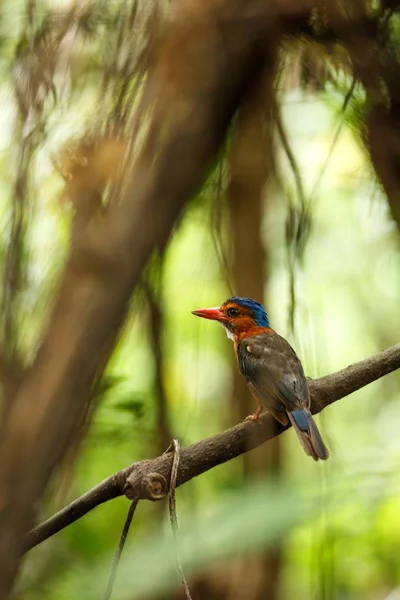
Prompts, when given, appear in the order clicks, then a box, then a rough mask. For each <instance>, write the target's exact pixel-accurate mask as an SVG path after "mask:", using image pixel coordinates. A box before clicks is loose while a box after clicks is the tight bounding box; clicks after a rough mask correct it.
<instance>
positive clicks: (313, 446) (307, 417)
mask: <svg viewBox="0 0 400 600" xmlns="http://www.w3.org/2000/svg"><path fill="white" fill-rule="evenodd" d="M287 414H288V417H289V419H290V422H291V424H292V425H293V428H294V430H295V432H296V433H297V437H298V438H299V440H300V443H301V445H302V446H303V448H304V450H305V453H306V454H308V456H312V458H313V459H314V460H319V459H321V460H326V459H327V458H328V456H329V452H328V450H327V448H326V446H325V444H324V442H323V441H322V437H321V434H320V432H319V431H318V428H317V426H316V424H315V422H314V419H313V418H312V416H311V413H310V412H309V411H308V410H306V409H305V408H300V409H297V410H293V411H291V412H289V411H288V413H287Z"/></svg>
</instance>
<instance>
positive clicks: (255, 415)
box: [245, 406, 262, 425]
mask: <svg viewBox="0 0 400 600" xmlns="http://www.w3.org/2000/svg"><path fill="white" fill-rule="evenodd" d="M261 411H262V406H259V407H258V408H257V410H256V412H255V413H253V414H252V415H249V416H248V417H246V418H245V421H255V422H256V423H258V424H259V425H262V421H261V419H260V414H261Z"/></svg>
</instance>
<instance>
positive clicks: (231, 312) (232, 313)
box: [228, 308, 239, 317]
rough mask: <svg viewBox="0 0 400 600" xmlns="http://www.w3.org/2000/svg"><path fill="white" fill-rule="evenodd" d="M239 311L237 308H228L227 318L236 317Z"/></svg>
mask: <svg viewBox="0 0 400 600" xmlns="http://www.w3.org/2000/svg"><path fill="white" fill-rule="evenodd" d="M238 314H239V311H238V309H237V308H228V317H237V316H238Z"/></svg>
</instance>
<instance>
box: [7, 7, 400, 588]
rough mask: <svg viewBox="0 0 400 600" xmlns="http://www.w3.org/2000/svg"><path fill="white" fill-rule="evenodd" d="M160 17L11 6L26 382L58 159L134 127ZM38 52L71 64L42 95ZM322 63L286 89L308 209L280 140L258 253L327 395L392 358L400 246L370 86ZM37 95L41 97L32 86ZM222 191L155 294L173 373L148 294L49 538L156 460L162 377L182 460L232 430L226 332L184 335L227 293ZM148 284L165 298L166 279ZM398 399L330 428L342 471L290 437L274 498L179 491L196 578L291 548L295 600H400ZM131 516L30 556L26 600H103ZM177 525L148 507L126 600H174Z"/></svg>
mask: <svg viewBox="0 0 400 600" xmlns="http://www.w3.org/2000/svg"><path fill="white" fill-rule="evenodd" d="M29 7H30V8H29ZM164 9H165V10H167V9H168V3H162V2H155V1H153V0H152V1H150V0H146V2H137V3H136V2H110V3H108V2H106V3H103V2H98V3H93V4H92V3H87V4H84V3H82V4H81V5H79V6H78V4H77V5H74V4H73V3H70V2H67V1H64V2H61V1H60V2H54V1H53V2H51V3H46V2H40V3H37V4H36V3H35V2H28V3H27V4H25V2H22V1H18V2H17V1H15V0H13V2H11V1H9V0H7V1H4V2H3V3H2V4H1V8H0V47H1V53H0V54H1V57H0V65H1V69H0V99H1V105H2V111H1V112H0V130H1V135H0V194H1V197H2V202H1V203H0V228H1V243H0V268H1V274H2V277H3V281H5V279H6V277H7V252H8V248H9V247H10V241H11V237H12V231H13V229H12V220H13V210H15V203H14V201H15V194H14V191H15V189H16V188H15V185H16V181H17V179H18V177H19V176H21V170H18V166H19V165H20V164H21V162H20V161H18V159H17V158H16V157H18V156H21V152H27V151H28V152H29V164H25V163H24V168H25V175H26V181H25V187H24V190H23V194H22V197H23V201H24V210H25V211H27V212H25V213H24V219H25V220H24V223H23V227H22V229H21V231H22V234H23V235H22V238H21V239H22V246H21V245H19V246H18V248H19V250H20V252H19V260H20V265H21V277H20V279H19V281H18V286H16V287H15V289H14V292H13V294H14V300H13V302H14V304H13V319H15V323H14V325H13V332H14V333H13V335H15V336H16V338H15V340H14V341H15V347H14V348H15V349H16V350H15V352H17V353H18V356H19V359H20V361H21V363H22V364H24V365H27V364H29V361H30V357H31V356H32V355H33V354H34V352H35V348H36V345H37V343H38V339H39V334H40V331H41V329H42V327H43V325H44V323H45V322H46V318H47V316H48V310H49V308H48V307H49V304H50V303H51V297H52V294H53V291H54V289H55V287H56V284H57V281H58V279H59V276H60V273H61V270H62V267H63V264H64V261H65V257H66V253H67V250H68V236H69V230H70V224H71V214H72V208H71V207H70V206H68V205H66V204H65V203H60V202H59V198H60V194H61V191H62V189H63V184H64V181H63V179H62V177H61V174H60V171H59V170H57V169H56V168H55V166H54V163H55V157H56V156H58V155H59V152H60V151H61V150H62V149H63V147H64V144H65V143H66V142H68V143H69V141H70V140H71V139H80V137H81V136H82V135H83V134H84V133H86V132H87V131H93V130H96V127H100V128H103V129H106V128H107V127H108V128H111V129H112V128H113V127H117V126H118V127H120V126H122V125H123V126H124V127H125V126H128V125H129V124H130V123H131V122H132V114H133V112H134V109H135V107H136V104H135V102H136V99H137V97H138V94H139V93H140V86H141V80H142V79H141V78H142V76H143V68H144V67H143V66H141V65H140V61H141V60H142V59H143V57H144V56H145V52H144V48H145V47H146V44H147V43H148V39H147V37H148V36H147V32H148V26H149V22H150V20H151V19H152V18H155V17H154V15H159V14H161V12H162V10H164ZM50 11H51V13H52V18H50V17H49V14H50ZM74 11H75V12H74ZM157 18H158V17H157ZM62 24H64V25H65V27H67V29H68V32H67V33H65V32H64V35H63V36H61V33H60V36H61V37H62V39H61V41H60V39H59V38H57V35H56V33H57V31H58V32H60V27H61V25H62ZM393 26H394V27H398V21H395V23H394V25H393ZM43 43H46V44H49V43H52V44H57V43H58V44H60V45H61V47H62V51H60V52H59V51H58V50H57V52H56V51H54V52H55V54H54V58H55V56H56V55H57V57H58V61H54V62H52V63H49V64H48V70H47V71H46V72H43V73H39V74H38V72H36V71H35V69H34V68H33V67H34V65H33V66H32V60H31V59H32V58H33V57H34V52H33V49H34V47H35V44H36V45H39V46H40V44H43ZM59 50H60V49H59ZM291 51H292V50H291ZM293 52H294V51H293ZM295 55H296V56H299V55H300V56H301V52H300V51H299V52H298V54H296V52H295ZM310 57H312V53H311V54H310V49H309V47H308V51H307V53H306V55H305V58H304V56H303V58H304V60H303V61H300V62H301V66H302V68H301V69H300V71H299V72H300V75H299V74H298V78H297V80H296V81H295V82H294V83H293V71H292V72H291V74H292V79H291V81H292V83H291V84H290V85H289V84H287V82H286V84H285V85H282V87H280V88H279V92H278V99H279V102H280V106H281V109H282V123H283V126H284V130H285V132H286V136H287V139H288V142H289V144H290V148H291V151H292V153H293V156H294V158H295V161H296V165H297V168H298V172H299V173H300V174H301V181H302V183H301V185H302V188H303V196H304V198H303V199H302V198H301V197H299V193H298V190H299V186H298V181H296V179H295V177H294V170H293V164H290V162H291V161H290V160H289V158H288V154H287V152H285V150H284V146H283V145H282V143H281V142H280V141H279V136H278V135H277V136H276V154H277V159H276V161H277V164H278V177H277V179H276V180H274V181H272V182H271V184H270V186H269V187H268V190H267V192H266V193H268V194H269V202H268V211H265V218H264V220H263V223H262V232H263V238H264V240H265V241H267V240H268V247H269V261H270V264H269V273H270V276H269V280H268V289H266V290H265V295H266V297H268V299H269V306H268V307H267V308H268V311H269V314H270V318H271V322H272V324H273V326H274V328H276V329H277V330H278V331H279V332H280V333H282V335H285V336H287V337H288V339H289V341H291V342H292V343H293V344H294V345H295V347H296V349H297V351H298V353H299V355H300V356H301V358H302V360H303V363H304V366H305V370H306V372H307V374H308V375H309V376H311V377H318V376H321V375H324V374H326V373H329V372H332V371H334V370H336V369H339V368H342V367H344V366H346V365H347V364H349V363H351V362H354V361H356V360H359V359H361V358H364V357H366V356H368V355H370V354H373V353H375V352H378V351H380V350H382V349H383V348H384V347H386V346H389V345H391V344H393V343H396V342H397V341H398V332H399V330H400V313H399V310H398V306H399V301H398V299H399V297H400V269H399V267H400V254H399V243H398V242H399V240H398V235H399V234H398V231H397V230H396V227H395V225H394V224H393V222H392V221H391V220H390V218H389V212H388V207H387V202H386V199H385V197H384V196H383V195H382V193H381V190H380V187H379V186H378V185H377V183H376V181H375V178H374V175H373V174H372V172H371V167H370V165H369V162H368V158H367V157H366V155H365V151H364V149H363V147H362V144H361V143H360V140H361V139H362V134H361V131H360V130H361V116H360V115H361V112H362V106H363V103H364V102H365V98H364V94H363V91H362V89H359V88H358V86H356V87H355V88H354V90H353V93H352V96H351V98H350V99H349V102H348V104H347V106H346V109H345V110H343V103H344V99H345V96H346V94H347V93H348V91H349V88H350V87H351V85H352V80H351V77H350V76H349V74H348V72H347V70H346V69H345V68H344V61H343V60H341V61H339V65H337V66H336V70H335V69H333V67H331V69H330V71H329V74H327V72H326V71H324V72H323V73H321V71H320V70H316V69H315V68H314V67H315V64H314V63H313V61H312V60H311V58H310ZM310 65H311V66H310ZM287 69H288V70H287V71H286V74H287V73H288V72H289V68H287ZM50 71H51V73H50ZM299 72H298V73H299ZM11 73H13V74H14V79H13V80H10V74H11ZM35 74H36V75H37V76H38V77H39V75H40V77H39V79H35V80H34V79H32V77H33V75H35ZM311 75H312V77H311ZM317 75H318V77H317ZM310 81H313V82H314V85H310ZM18 82H19V83H18ZM28 92H29V93H31V94H33V96H31V98H30V103H29V106H28V104H27V105H25V104H24V101H27V95H28ZM32 132H35V136H36V137H35V136H33V137H32V135H31V134H32ZM333 140H334V144H333V143H332V141H333ZM27 148H28V150H27ZM321 173H322V174H323V176H322V177H321ZM225 179H226V176H225V171H224V162H223V158H221V164H220V169H216V171H215V172H214V173H213V175H212V176H211V177H210V180H209V182H208V183H207V185H205V186H204V188H203V190H202V191H201V193H199V195H198V197H196V198H194V199H193V201H192V202H191V204H190V206H189V208H188V210H187V211H186V213H185V215H184V216H183V218H182V221H181V223H180V225H179V227H177V229H176V231H175V233H174V236H173V239H172V240H171V242H170V244H169V247H168V249H167V251H166V253H165V257H164V261H163V268H162V272H161V274H160V273H158V274H157V277H158V278H159V279H158V280H157V282H156V283H157V286H158V290H159V291H160V290H161V291H160V293H158V294H157V299H158V300H157V301H158V302H160V306H161V308H162V317H163V320H162V328H163V330H162V336H161V338H160V345H161V350H162V368H161V370H160V369H158V370H157V364H156V362H155V357H154V353H153V348H154V344H153V341H154V340H153V341H152V339H151V326H150V317H149V306H148V302H147V301H146V297H145V294H143V293H142V291H138V293H137V294H136V296H135V298H134V299H133V302H132V309H131V313H130V317H129V320H128V323H127V325H126V328H125V330H124V333H123V335H122V337H121V338H120V340H119V343H118V346H117V348H116V350H115V352H114V354H113V357H112V360H111V361H110V364H109V365H108V367H107V374H106V377H105V378H104V380H103V381H102V382H101V383H100V386H99V388H98V389H97V390H95V396H96V406H97V409H96V412H95V416H94V421H93V424H92V426H91V427H90V429H89V431H88V432H87V435H85V436H84V439H82V443H81V445H80V447H79V449H80V452H79V453H78V455H77V456H75V458H74V460H73V464H72V467H73V468H72V470H71V471H68V464H66V465H65V467H64V468H63V469H62V470H61V472H60V473H59V474H58V476H57V478H56V479H55V481H54V482H53V486H52V491H51V493H49V497H48V499H47V502H46V505H45V506H44V507H43V509H42V517H43V518H45V517H46V516H48V515H50V514H52V513H53V512H55V511H56V510H58V509H59V508H60V507H61V506H62V505H64V504H65V503H67V502H68V501H70V500H72V499H73V498H75V497H76V496H78V495H79V494H81V493H83V492H84V491H86V490H87V489H88V488H90V487H91V486H93V485H95V484H96V483H98V482H99V481H100V480H101V479H102V478H104V477H106V476H108V475H109V474H110V473H112V472H114V471H117V470H119V469H120V468H122V467H123V466H125V465H127V464H130V463H131V462H133V461H136V460H139V459H142V458H148V457H151V456H154V455H155V454H156V453H157V452H158V448H159V436H160V431H159V424H158V418H157V415H158V411H159V407H158V405H157V402H158V399H159V392H158V391H157V390H159V388H157V377H159V375H160V373H161V378H162V389H163V390H164V393H165V398H166V404H167V412H168V422H169V429H170V431H171V434H172V435H174V436H176V437H178V438H179V439H180V441H181V443H182V444H187V443H191V442H193V441H195V440H198V439H200V438H204V437H206V436H208V435H212V434H213V433H216V432H217V431H220V430H221V429H223V428H224V427H227V426H229V425H231V424H232V416H231V411H230V407H231V405H230V396H231V392H232V384H233V368H235V366H234V365H233V356H232V348H231V346H230V342H229V341H227V340H226V338H225V336H224V335H223V332H222V330H221V329H220V328H217V327H215V326H212V324H210V323H207V322H201V321H198V320H196V319H193V317H192V316H191V314H190V311H191V310H192V309H194V308H197V307H201V306H203V305H204V306H205V305H208V304H210V305H217V304H219V303H221V302H222V301H223V300H225V299H226V297H227V296H229V295H230V294H231V290H230V289H229V285H228V284H227V282H229V281H230V277H229V273H227V270H228V268H229V243H228V242H227V240H229V229H228V228H229V224H228V219H227V214H226V213H227V208H226V206H225V205H224V202H223V201H224V186H225V184H226V181H225ZM217 201H218V204H217V208H216V202H217ZM304 202H306V204H307V206H306V207H305V206H302V203H303V205H304ZM288 207H289V208H288ZM302 211H303V212H302ZM288 214H289V218H288ZM305 214H306V215H307V218H305V217H304V215H305ZM299 215H302V219H303V220H302V219H301V218H299ZM17 216H18V215H17ZM291 219H292V221H291ZM293 223H294V225H293ZM299 223H302V224H303V225H302V226H303V227H304V230H303V232H301V231H299ZM292 226H293V227H292ZM288 231H289V233H288ZM296 232H297V233H296ZM302 234H303V237H301V235H302ZM296 235H297V236H299V235H300V238H299V239H300V242H299V247H300V246H301V251H300V250H299V248H297V250H296V252H295V256H298V255H299V254H300V255H301V260H295V261H293V255H290V254H289V265H288V244H290V243H291V240H293V239H294V238H295V237H296ZM291 256H292V258H291ZM221 257H222V258H221ZM290 261H292V262H291V263H290ZM289 267H290V268H289ZM290 273H292V276H293V281H292V282H291V283H290V281H289V275H288V274H290ZM148 277H149V279H150V281H153V280H155V275H154V273H153V272H152V271H151V270H150V273H149V275H148ZM293 298H295V304H294V305H293ZM4 302H5V303H7V302H8V300H7V298H5V299H4ZM291 310H294V316H295V318H294V319H291V322H292V326H293V327H292V328H290V327H289V326H288V316H289V314H290V311H291ZM158 367H159V365H158ZM399 391H400V376H399V375H398V374H393V375H391V376H389V377H386V378H384V379H383V380H380V381H378V382H376V383H375V384H373V385H371V386H369V387H368V388H365V389H363V390H361V391H359V392H358V393H357V394H354V395H353V396H351V397H349V398H346V399H345V400H343V401H341V402H339V403H337V404H335V405H333V406H331V407H329V408H328V409H327V410H326V411H325V412H324V413H323V414H322V415H321V416H320V417H319V425H321V429H322V431H323V434H324V438H326V439H327V442H328V445H329V447H330V449H331V455H332V458H331V459H330V461H329V462H328V463H327V464H326V465H319V464H318V465H316V464H313V463H312V461H310V460H308V459H307V458H306V456H305V455H304V453H303V452H301V450H300V448H299V446H298V442H297V440H296V439H295V437H294V435H293V432H291V431H290V432H288V433H286V434H284V435H283V436H282V439H283V444H284V455H285V469H284V472H283V473H282V477H281V478H280V481H279V482H272V481H258V482H257V483H254V485H252V486H248V487H247V486H246V487H244V486H243V480H242V470H241V459H236V460H235V461H233V462H231V463H229V464H226V465H223V466H221V467H219V468H217V469H214V470H213V471H211V472H208V473H206V474H205V475H203V476H202V477H201V478H199V479H196V480H194V481H191V482H190V483H189V484H187V485H185V486H184V487H183V488H182V489H180V490H179V492H178V518H179V521H180V530H181V533H180V537H181V540H180V543H181V548H180V554H181V557H182V561H183V565H184V567H185V570H186V571H187V575H192V574H199V573H201V572H207V571H210V572H211V573H214V574H215V572H218V569H219V568H220V567H221V569H222V568H225V567H226V565H227V564H228V563H229V561H233V562H234V559H235V558H237V557H238V556H251V555H252V554H254V553H256V552H259V551H261V549H262V548H264V547H267V546H269V545H271V544H274V542H276V541H277V540H279V541H280V543H281V544H283V545H284V564H283V566H282V573H281V581H282V585H281V590H282V592H281V597H282V600H286V599H289V598H293V597H298V598H321V599H322V598H335V599H336V598H337V599H339V598H340V599H346V600H359V599H360V600H361V599H363V600H369V599H370V600H377V599H382V600H383V599H384V598H388V599H389V598H390V599H391V600H395V599H396V598H400V563H399V561H398V548H399V542H398V540H399V534H400V510H399V508H400V506H399V480H398V463H399V459H400V437H399V435H398V424H399V423H400V394H399ZM85 433H86V432H85ZM70 458H71V457H70ZM67 471H68V473H69V474H68V477H66V473H67ZM127 508H128V504H127V501H126V500H124V499H118V500H115V501H112V502H110V503H108V504H106V505H103V506H101V507H99V508H97V509H96V510H95V511H94V512H93V513H91V514H89V515H87V516H86V517H85V518H84V519H81V520H80V521H79V522H77V523H75V524H74V525H72V526H71V527H69V528H68V529H66V530H65V531H63V532H62V533H60V534H59V535H57V536H56V537H55V538H54V539H51V540H49V541H47V542H45V543H44V544H42V545H41V546H40V547H38V548H36V549H34V550H33V551H32V552H31V553H30V555H29V556H28V557H27V559H26V562H25V565H24V572H23V577H22V579H21V581H20V584H19V589H18V592H17V597H20V598H23V599H26V600H38V599H39V598H40V599H41V600H53V599H54V600H55V599H57V600H70V599H71V598H78V597H79V598H88V599H91V598H93V599H95V598H96V599H97V598H100V597H101V594H102V591H103V590H104V589H105V585H106V581H107V575H108V572H109V569H110V567H111V562H112V557H113V552H114V550H115V548H116V545H117V542H118V539H119V535H120V530H121V528H122V524H123V520H124V517H125V514H126V512H127ZM164 525H165V526H164V527H162V528H160V519H159V514H158V513H156V510H155V507H154V506H153V505H151V504H149V503H148V504H145V503H141V504H140V506H139V508H138V510H137V513H136V516H135V519H134V523H133V526H132V529H131V533H130V536H129V540H128V544H127V549H126V553H125V555H124V559H123V564H122V566H121V570H120V573H119V575H118V580H117V586H116V589H115V594H114V597H115V599H118V598H120V599H121V600H122V599H123V598H136V597H139V596H140V595H141V594H142V593H143V594H147V596H146V597H152V596H153V595H154V596H155V595H157V597H160V598H166V597H167V594H168V593H169V592H170V591H171V590H173V589H177V587H178V582H177V577H176V573H175V562H174V561H175V552H174V548H173V547H172V545H171V535H170V532H169V530H168V527H167V525H168V523H167V520H165V523H164Z"/></svg>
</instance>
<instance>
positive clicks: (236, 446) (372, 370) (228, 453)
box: [21, 344, 400, 552]
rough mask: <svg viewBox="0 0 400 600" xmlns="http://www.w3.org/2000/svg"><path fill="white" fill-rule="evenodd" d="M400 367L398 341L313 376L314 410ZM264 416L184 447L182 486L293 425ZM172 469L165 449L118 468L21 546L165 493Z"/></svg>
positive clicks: (28, 546) (180, 471)
mask: <svg viewBox="0 0 400 600" xmlns="http://www.w3.org/2000/svg"><path fill="white" fill-rule="evenodd" d="M399 368H400V344H397V345H396V346H392V347H390V348H387V349H386V350H384V351H383V352H380V353H379V354H377V355H376V356H372V357H370V358H366V359H365V360H362V361H360V362H358V363H355V364H354V365H350V366H349V367H346V368H345V369H342V370H341V371H337V372H336V373H333V374H331V375H327V376H325V377H321V378H320V379H314V380H309V381H308V384H309V388H310V392H311V398H312V404H311V410H312V413H313V414H316V413H319V412H320V411H321V410H323V409H324V408H325V407H327V406H329V405H330V404H333V402H336V401H337V400H340V399H341V398H344V397H345V396H348V395H349V394H352V393H353V392H355V391H357V390H359V389H360V388H362V387H364V386H366V385H368V384H369V383H372V382H373V381H376V380H377V379H379V378H380V377H383V376H384V375H387V374H388V373H391V372H393V371H395V370H396V369H399ZM261 420H262V423H263V426H262V427H259V426H257V427H255V426H254V423H250V422H249V421H245V422H242V423H239V425H236V426H235V427H231V428H230V429H227V430H226V431H223V432H221V433H217V434H215V435H213V436H212V437H209V438H207V439H205V440H201V441H200V442H196V443H195V444H192V445H190V446H186V447H184V448H182V449H181V455H180V464H179V468H178V473H177V480H176V486H180V485H183V484H184V483H186V482H187V481H190V480H191V479H193V478H194V477H197V476H198V475H201V474H202V473H205V472H206V471H208V470H210V469H212V468H214V467H216V466H217V465H221V464H223V463H225V462H227V461H228V460H231V459H232V458H235V457H237V456H239V455H241V454H244V453H245V452H248V451H249V450H251V449H253V448H256V447H257V446H260V445H261V444H263V443H264V442H266V441H267V440H269V439H271V438H273V437H275V436H277V435H279V434H281V433H282V432H283V431H285V430H286V429H288V427H283V426H282V425H280V426H279V427H275V428H272V422H273V417H271V416H270V415H269V414H268V413H263V414H262V415H261ZM171 469H172V457H171V454H163V455H161V456H158V457H157V458H154V459H151V460H142V461H139V462H136V463H133V464H132V465H130V466H128V467H125V469H122V470H121V471H118V472H117V473H114V474H113V475H111V476H110V477H108V478H107V479H105V480H104V481H102V482H101V483H99V484H98V485H96V486H95V487H94V488H92V489H91V490H89V491H88V492H86V494H84V495H83V496H81V497H79V498H77V499H76V500H74V501H73V502H72V503H71V504H69V505H68V506H66V507H65V508H63V509H62V510H60V511H59V512H58V513H57V514H55V515H53V516H52V517H50V519H48V520H47V521H45V522H44V523H42V524H41V525H38V526H37V527H36V528H35V529H33V530H32V531H31V532H30V533H29V534H28V535H27V537H26V539H25V542H24V544H23V546H22V548H21V551H22V552H27V551H28V550H30V549H31V548H34V547H35V546H37V545H38V544H40V543H41V542H43V541H44V540H46V539H48V538H50V537H51V536H53V535H54V534H56V533H58V532H59V531H61V530H62V529H64V528H65V527H67V526H68V525H70V524H71V523H74V522H75V521H77V520H78V519H80V518H81V517H83V516H84V515H85V514H87V513H88V512H90V511H91V510H92V509H93V508H95V507H96V506H98V505H100V504H102V503H103V502H108V501H109V500H112V499H113V498H117V497H118V496H122V495H126V496H127V497H128V498H130V499H131V500H133V499H134V498H135V497H140V498H144V499H147V500H152V501H156V500H161V499H162V498H165V497H166V496H167V494H168V492H169V483H168V481H170V478H171Z"/></svg>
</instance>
